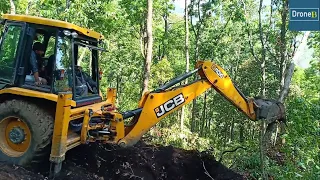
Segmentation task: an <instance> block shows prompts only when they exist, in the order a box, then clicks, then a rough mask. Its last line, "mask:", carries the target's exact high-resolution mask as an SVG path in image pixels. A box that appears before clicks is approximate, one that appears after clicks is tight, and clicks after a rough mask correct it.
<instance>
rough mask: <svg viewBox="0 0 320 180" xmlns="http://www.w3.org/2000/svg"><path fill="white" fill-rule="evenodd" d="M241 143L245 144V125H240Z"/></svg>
mask: <svg viewBox="0 0 320 180" xmlns="http://www.w3.org/2000/svg"><path fill="white" fill-rule="evenodd" d="M239 134H240V135H239V141H240V143H243V142H244V125H243V123H240V133H239ZM249 134H250V131H249Z"/></svg>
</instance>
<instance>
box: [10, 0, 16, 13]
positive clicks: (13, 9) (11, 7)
mask: <svg viewBox="0 0 320 180" xmlns="http://www.w3.org/2000/svg"><path fill="white" fill-rule="evenodd" d="M10 14H16V5H14V2H13V0H10Z"/></svg>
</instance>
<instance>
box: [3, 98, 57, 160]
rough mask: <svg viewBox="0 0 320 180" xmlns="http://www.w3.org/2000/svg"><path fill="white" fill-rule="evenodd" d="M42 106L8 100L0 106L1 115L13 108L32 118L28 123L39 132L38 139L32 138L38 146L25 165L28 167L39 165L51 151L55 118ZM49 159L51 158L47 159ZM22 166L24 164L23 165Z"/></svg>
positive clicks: (16, 111)
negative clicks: (34, 164)
mask: <svg viewBox="0 0 320 180" xmlns="http://www.w3.org/2000/svg"><path fill="white" fill-rule="evenodd" d="M40 106H41V105H37V104H34V103H32V102H27V101H24V100H17V99H13V100H8V101H5V102H3V103H1V104H0V113H1V112H2V111H3V110H5V109H8V108H11V109H12V110H13V111H14V112H15V113H21V112H22V113H23V114H25V115H27V116H29V117H35V118H30V119H28V120H27V121H28V122H29V123H30V124H31V126H32V127H35V128H31V127H29V128H30V130H31V129H32V130H33V131H37V132H36V134H38V135H39V136H38V137H32V138H33V139H34V140H35V141H36V142H35V143H36V146H35V148H34V151H33V158H32V159H31V160H30V161H29V162H28V164H24V165H26V166H32V164H33V163H38V162H41V161H43V160H44V156H47V155H48V153H50V152H48V150H49V151H50V146H51V140H52V134H53V127H54V117H53V115H51V114H50V113H49V112H48V111H46V110H45V109H44V108H41V107H40ZM47 158H49V157H47ZM21 165H22V164H21Z"/></svg>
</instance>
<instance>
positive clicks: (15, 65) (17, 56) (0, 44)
mask: <svg viewBox="0 0 320 180" xmlns="http://www.w3.org/2000/svg"><path fill="white" fill-rule="evenodd" d="M26 24H27V23H25V22H16V21H5V24H4V25H3V31H2V32H1V39H0V51H2V48H3V43H4V40H5V39H6V35H7V33H8V32H6V31H7V30H6V29H7V28H9V27H10V26H19V27H21V29H20V35H19V39H18V43H17V44H16V50H15V57H14V63H13V67H12V68H13V71H12V77H11V79H7V78H3V77H0V84H11V85H13V84H15V83H16V79H17V72H18V67H19V64H20V62H21V59H22V54H23V51H24V48H19V47H22V44H23V43H24V36H25V32H26Z"/></svg>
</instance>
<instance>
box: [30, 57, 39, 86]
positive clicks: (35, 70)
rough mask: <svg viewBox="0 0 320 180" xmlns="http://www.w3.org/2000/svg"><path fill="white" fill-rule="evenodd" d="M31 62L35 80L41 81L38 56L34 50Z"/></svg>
mask: <svg viewBox="0 0 320 180" xmlns="http://www.w3.org/2000/svg"><path fill="white" fill-rule="evenodd" d="M30 64H31V70H32V73H33V76H34V79H35V81H36V82H40V79H39V70H38V64H37V58H36V55H35V52H33V51H32V53H31V57H30Z"/></svg>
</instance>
